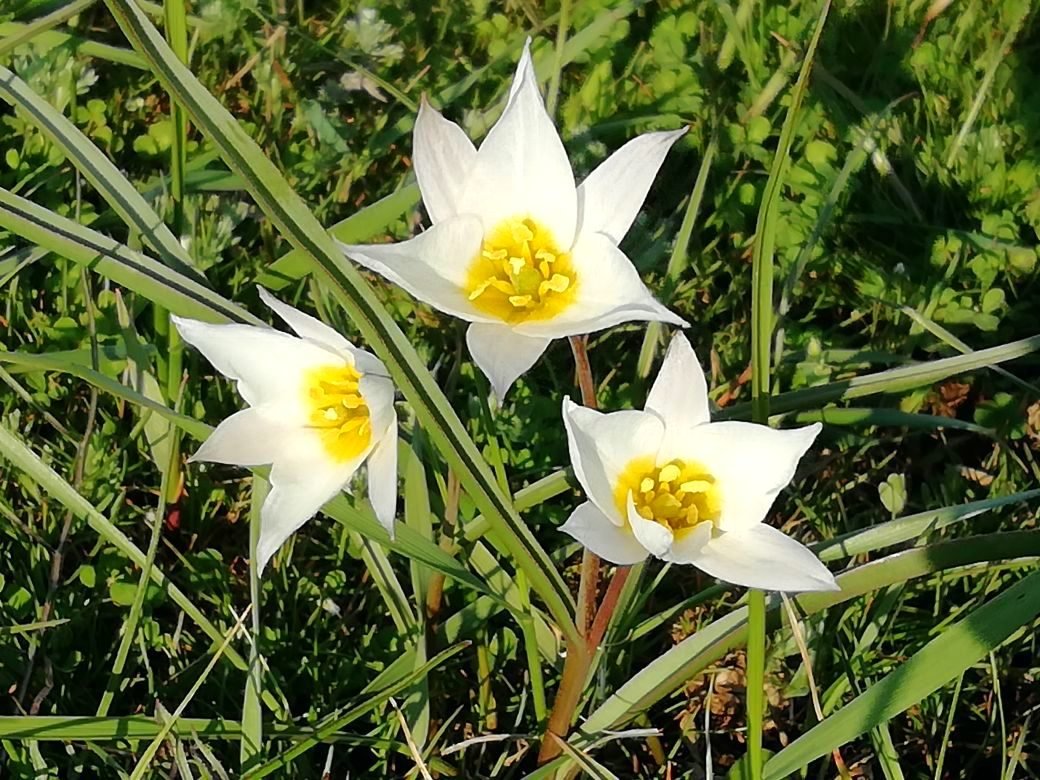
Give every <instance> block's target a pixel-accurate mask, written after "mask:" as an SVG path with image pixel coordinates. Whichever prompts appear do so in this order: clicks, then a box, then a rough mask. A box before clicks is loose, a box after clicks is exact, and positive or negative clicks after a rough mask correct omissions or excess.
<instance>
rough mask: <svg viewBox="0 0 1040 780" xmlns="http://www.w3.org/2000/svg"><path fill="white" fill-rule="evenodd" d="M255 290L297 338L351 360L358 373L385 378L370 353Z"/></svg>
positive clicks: (377, 360) (300, 312) (380, 362)
mask: <svg viewBox="0 0 1040 780" xmlns="http://www.w3.org/2000/svg"><path fill="white" fill-rule="evenodd" d="M257 290H259V292H260V300H262V301H263V302H264V303H265V304H266V305H267V307H268V308H269V309H271V311H273V312H274V313H275V314H277V315H278V316H279V317H280V318H281V319H282V321H283V322H284V323H285V324H286V325H288V326H289V327H290V328H292V329H293V330H294V331H295V332H296V335H297V336H299V337H300V338H303V339H309V340H311V341H316V342H317V343H318V344H321V345H322V346H325V347H327V348H328V349H331V350H335V351H336V352H339V353H340V354H342V355H349V356H350V357H351V358H353V360H354V365H355V366H357V368H358V370H359V371H363V372H364V373H366V374H371V373H375V374H380V375H382V376H387V375H388V372H387V370H386V366H384V365H383V361H381V360H380V359H379V358H377V357H376V356H375V355H373V354H372V353H370V352H366V351H365V350H363V349H359V348H358V347H355V346H354V345H353V344H351V343H350V342H349V341H347V340H346V339H345V338H344V337H343V336H341V335H340V334H339V333H338V332H337V331H336V330H335V329H334V328H330V327H329V326H328V325H326V324H325V323H324V322H322V321H321V320H319V319H318V318H316V317H312V316H311V315H309V314H305V313H304V312H302V311H300V310H299V309H296V308H294V307H292V306H290V305H289V304H287V303H283V302H282V301H280V300H278V299H277V298H275V297H274V296H273V295H271V293H269V292H268V291H267V290H265V289H264V288H263V287H259V286H258V287H257Z"/></svg>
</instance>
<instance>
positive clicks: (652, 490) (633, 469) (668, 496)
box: [614, 458, 722, 538]
mask: <svg viewBox="0 0 1040 780" xmlns="http://www.w3.org/2000/svg"><path fill="white" fill-rule="evenodd" d="M629 491H631V492H632V500H633V502H634V503H635V507H636V511H637V512H638V513H639V514H640V516H642V517H644V518H646V519H647V520H653V521H654V522H655V523H660V524H661V525H663V526H665V527H666V528H670V529H671V530H672V532H673V533H674V534H675V536H676V538H680V537H681V536H683V535H684V534H685V533H688V532H689V531H691V530H693V528H695V527H696V526H698V525H700V524H701V523H714V522H715V521H717V520H718V519H719V515H720V514H721V512H722V496H721V493H720V491H719V486H718V483H717V482H716V480H715V477H714V475H712V473H711V472H710V471H708V469H706V468H705V467H704V466H702V465H701V464H700V463H697V462H695V461H689V460H685V461H684V460H673V461H671V462H670V463H666V464H665V465H663V466H655V465H654V460H653V458H636V459H635V460H633V461H631V462H630V463H629V464H628V465H627V466H626V467H625V470H624V471H622V472H621V475H620V476H619V477H618V482H617V485H616V486H615V487H614V502H615V503H616V504H617V507H618V510H619V511H620V512H621V516H622V517H627V516H628V493H629Z"/></svg>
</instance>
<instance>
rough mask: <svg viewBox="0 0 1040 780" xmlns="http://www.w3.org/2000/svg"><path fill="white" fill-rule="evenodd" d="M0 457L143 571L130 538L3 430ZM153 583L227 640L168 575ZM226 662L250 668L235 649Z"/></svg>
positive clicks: (143, 560) (153, 573) (155, 575)
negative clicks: (84, 521)
mask: <svg viewBox="0 0 1040 780" xmlns="http://www.w3.org/2000/svg"><path fill="white" fill-rule="evenodd" d="M0 455H2V456H3V457H4V458H6V459H7V460H8V461H10V463H11V464H12V465H13V466H14V467H15V468H17V469H19V470H20V471H22V472H24V473H25V475H26V476H27V477H29V478H30V479H32V480H33V481H34V482H35V483H37V484H38V485H39V486H40V487H41V488H43V490H45V491H46V492H47V493H48V495H50V496H52V497H53V498H55V499H56V500H57V501H58V502H59V503H61V504H62V505H63V506H64V507H65V508H66V509H68V510H70V511H71V512H72V513H73V515H75V516H76V517H78V518H80V519H83V520H86V522H87V524H88V525H89V526H90V527H91V528H92V529H93V530H94V531H95V532H96V533H97V534H98V536H100V537H101V538H102V539H104V540H105V541H106V542H107V543H109V544H111V545H112V546H113V547H115V548H116V549H117V550H119V552H121V553H122V554H123V555H125V556H126V557H127V558H129V559H130V560H131V561H132V562H133V563H134V564H135V565H137V566H140V567H141V568H142V569H143V568H144V567H145V566H146V565H147V562H148V556H146V555H145V554H144V552H142V551H141V548H139V547H138V546H137V545H135V544H134V543H133V542H131V541H130V539H128V538H127V536H126V534H124V533H123V532H122V531H120V530H119V529H118V528H117V527H116V526H114V525H113V524H112V523H111V522H109V520H108V518H107V517H105V516H104V515H102V514H101V513H100V512H98V511H97V510H96V509H95V508H94V506H93V505H92V504H91V503H90V502H89V501H87V499H85V498H84V497H83V496H81V495H80V494H79V493H77V492H76V491H75V489H73V487H72V486H71V485H70V484H69V483H68V482H66V481H65V480H64V479H62V477H61V476H60V475H59V474H58V473H57V472H56V471H54V469H52V468H51V467H50V466H48V465H47V464H46V463H44V462H43V461H42V460H40V458H39V457H37V455H36V454H35V453H33V452H32V451H31V450H29V448H28V447H26V446H25V445H24V444H23V443H22V442H21V441H19V439H18V438H17V437H16V436H15V435H14V434H12V433H11V432H10V431H8V430H7V429H6V428H4V427H2V426H0ZM149 575H150V577H151V580H152V582H154V583H155V584H156V585H158V586H159V587H160V588H162V589H163V590H164V591H165V592H166V595H167V596H168V597H169V598H170V600H171V601H172V602H173V603H174V604H176V605H177V606H178V607H180V608H181V609H182V610H183V611H184V614H185V615H187V616H188V617H189V618H190V619H191V620H192V621H193V622H194V623H195V624H196V625H197V626H198V627H199V628H200V629H202V631H203V633H205V634H206V636H208V637H209V638H210V640H211V641H212V642H213V644H214V645H215V646H216V645H219V644H220V643H221V642H222V641H223V639H224V636H223V634H221V632H220V631H219V630H218V629H217V627H216V626H214V625H213V623H211V622H210V620H209V618H207V617H206V616H205V615H204V614H202V611H201V610H200V609H199V608H198V607H196V606H195V604H194V603H193V602H192V601H191V600H190V599H189V598H188V597H187V596H186V595H185V594H184V592H183V591H181V590H180V589H179V588H178V587H177V586H176V585H174V584H173V583H171V582H170V581H169V580H168V579H167V578H166V575H164V574H163V573H162V571H161V570H160V569H159V568H158V567H156V566H152V567H151V568H150V569H149ZM226 656H227V658H228V659H229V660H230V661H231V662H232V663H233V664H234V665H235V666H236V667H238V668H239V669H242V670H243V671H244V670H245V669H246V668H247V667H246V662H245V659H244V658H243V657H242V656H241V655H239V654H238V652H237V651H236V650H235V649H234V648H228V650H227V653H226Z"/></svg>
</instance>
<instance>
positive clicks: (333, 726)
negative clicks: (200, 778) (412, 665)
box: [243, 642, 469, 780]
mask: <svg viewBox="0 0 1040 780" xmlns="http://www.w3.org/2000/svg"><path fill="white" fill-rule="evenodd" d="M468 646H469V643H468V642H463V643H460V644H457V645H455V646H453V647H449V648H447V649H446V650H443V651H441V652H440V653H438V654H437V655H435V656H434V657H433V658H431V659H430V660H429V661H427V662H426V663H425V664H423V665H422V666H419V667H418V668H416V669H415V671H413V672H412V673H411V674H409V675H407V676H405V677H403V678H401V679H400V680H399V681H398V682H396V683H394V684H393V685H391V686H389V687H387V688H384V689H383V690H381V691H378V692H376V693H373V694H369V695H366V696H365V697H364V698H363V700H362V701H361V702H360V703H358V704H356V705H353V706H351V707H349V708H345V709H344V710H342V711H340V712H337V713H334V714H333V715H331V716H329V717H328V718H326V719H325V721H324V723H323V724H322V725H320V726H318V727H316V728H315V729H313V731H312V733H311V735H310V736H308V737H306V738H305V739H302V740H300V741H299V742H297V743H296V744H295V745H293V746H292V747H291V748H289V749H288V750H286V751H285V752H284V753H282V754H281V755H280V756H278V757H276V758H274V759H272V760H271V761H268V762H267V763H266V764H263V765H262V766H259V767H257V768H256V769H254V770H253V771H252V772H249V773H248V774H246V775H243V780H257V778H261V777H267V776H268V775H270V774H272V773H274V772H277V771H278V770H280V769H283V768H284V767H286V766H288V765H289V763H290V762H291V761H292V760H293V759H295V758H298V757H299V756H301V755H303V754H304V753H306V752H307V751H308V750H310V749H312V748H314V747H315V746H317V745H319V744H320V743H321V742H322V741H323V740H324V739H326V738H327V737H328V736H329V735H331V734H333V733H335V732H336V731H339V730H340V729H341V728H343V727H344V726H346V725H348V724H350V723H353V722H354V721H355V720H357V719H358V718H360V717H363V716H364V715H367V714H368V713H369V712H372V711H373V710H376V709H379V708H380V707H382V706H383V705H384V704H385V703H386V702H387V700H389V699H390V697H391V696H396V695H398V694H399V693H400V692H401V691H403V690H406V689H408V688H410V687H411V686H413V685H414V684H415V683H416V681H418V680H420V679H423V678H425V677H426V676H427V675H429V673H430V672H431V671H433V670H434V669H436V668H437V667H438V666H440V665H441V664H443V663H444V662H445V661H447V660H448V659H449V658H451V657H452V656H454V655H457V654H458V653H460V652H461V651H462V650H464V649H465V648H466V647H468Z"/></svg>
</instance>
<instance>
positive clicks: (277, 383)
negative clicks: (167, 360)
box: [171, 317, 344, 424]
mask: <svg viewBox="0 0 1040 780" xmlns="http://www.w3.org/2000/svg"><path fill="white" fill-rule="evenodd" d="M171 319H172V320H173V323H174V324H175V325H176V326H177V330H178V331H180V334H181V336H182V337H183V338H184V340H185V341H187V342H188V343H189V344H191V345H192V346H194V347H196V348H197V349H198V350H199V351H200V352H202V354H203V355H205V356H206V359H207V360H209V362H210V363H212V364H213V367H214V368H215V369H217V371H219V372H220V373H222V374H223V375H224V376H226V377H228V378H230V379H234V380H236V381H237V382H238V392H239V393H240V394H241V395H242V397H243V398H244V399H245V400H246V403H248V404H249V405H250V406H262V405H266V404H279V405H280V406H284V409H283V411H282V412H281V414H283V415H284V421H285V422H286V423H290V424H292V423H297V422H300V421H301V420H303V419H304V417H305V411H304V409H303V403H302V402H303V395H302V392H301V389H302V386H303V385H302V382H303V376H304V373H305V372H306V371H308V370H309V369H312V368H315V367H317V366H326V365H337V364H340V363H342V362H344V359H343V357H342V356H341V355H340V354H339V353H338V352H333V351H332V350H330V349H328V348H326V347H324V346H321V345H319V344H317V343H315V342H313V341H309V340H307V339H298V338H296V337H295V336H290V335H289V334H288V333H280V332H279V331H276V330H273V329H271V328H258V327H255V326H253V325H212V324H210V323H208V322H199V321H198V320H187V319H182V318H180V317H171Z"/></svg>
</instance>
